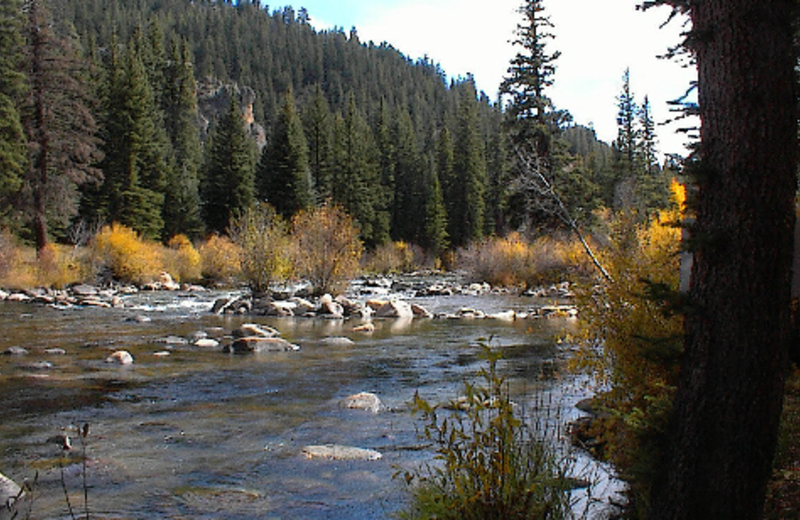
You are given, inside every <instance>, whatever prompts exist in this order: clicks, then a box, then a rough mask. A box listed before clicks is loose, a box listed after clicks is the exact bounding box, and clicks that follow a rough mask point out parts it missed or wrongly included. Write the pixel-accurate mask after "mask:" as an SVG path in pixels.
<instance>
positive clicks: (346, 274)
mask: <svg viewBox="0 0 800 520" xmlns="http://www.w3.org/2000/svg"><path fill="white" fill-rule="evenodd" d="M292 237H293V247H292V250H293V257H294V261H295V267H296V270H297V274H298V276H300V277H303V278H305V279H306V280H308V282H309V283H310V284H311V287H312V289H313V291H314V293H316V294H324V293H336V292H341V291H342V290H343V289H344V288H345V285H346V284H347V281H348V280H349V279H351V278H352V277H354V276H355V275H356V274H357V273H358V271H359V261H360V259H361V254H362V252H363V249H364V248H363V245H362V243H361V240H359V238H358V229H357V228H356V225H355V223H354V221H353V219H352V217H350V215H348V214H347V212H345V210H344V209H342V208H341V207H339V206H330V205H324V206H321V207H319V208H315V209H312V210H306V211H301V212H300V213H298V214H297V215H295V217H294V218H293V219H292Z"/></svg>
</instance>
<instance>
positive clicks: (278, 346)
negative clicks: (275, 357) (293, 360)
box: [223, 336, 300, 354]
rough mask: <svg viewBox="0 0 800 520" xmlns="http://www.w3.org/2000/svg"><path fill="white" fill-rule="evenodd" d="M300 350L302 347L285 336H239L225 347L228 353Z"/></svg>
mask: <svg viewBox="0 0 800 520" xmlns="http://www.w3.org/2000/svg"><path fill="white" fill-rule="evenodd" d="M295 350H300V347H298V346H297V345H294V344H292V343H289V342H288V341H286V340H285V339H283V338H264V337H257V336H251V337H247V338H238V339H236V340H234V342H233V343H231V344H230V345H226V346H225V348H224V349H223V351H224V352H226V353H233V354H248V353H258V352H290V351H295Z"/></svg>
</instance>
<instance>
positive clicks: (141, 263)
mask: <svg viewBox="0 0 800 520" xmlns="http://www.w3.org/2000/svg"><path fill="white" fill-rule="evenodd" d="M91 248H92V254H93V257H94V259H95V262H96V263H97V264H99V266H101V267H106V268H109V269H111V272H112V273H113V275H114V278H116V279H118V280H121V281H124V282H130V283H137V284H142V283H147V282H152V281H153V280H155V279H156V278H157V277H158V275H159V274H160V273H161V272H162V271H164V261H163V256H162V254H161V248H160V247H159V245H158V244H156V243H154V242H148V241H145V240H143V239H142V238H141V237H140V236H139V235H138V233H136V232H135V231H134V230H132V229H130V228H128V227H126V226H123V225H121V224H116V223H115V224H112V225H111V226H105V227H103V228H102V229H101V230H100V232H99V233H97V235H95V236H94V238H93V239H92V244H91Z"/></svg>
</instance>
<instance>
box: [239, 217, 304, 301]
mask: <svg viewBox="0 0 800 520" xmlns="http://www.w3.org/2000/svg"><path fill="white" fill-rule="evenodd" d="M288 232H289V230H288V226H287V224H286V222H285V221H284V220H283V219H282V218H281V217H280V215H278V214H277V213H276V212H275V210H274V209H273V208H272V206H269V205H268V204H257V205H255V206H253V207H251V208H249V209H248V210H247V211H245V212H244V213H243V214H242V215H240V216H239V217H237V218H235V219H234V221H233V222H232V223H231V227H230V235H231V239H232V240H233V242H234V243H235V244H236V245H237V246H238V248H239V264H240V265H241V269H242V276H243V277H244V279H245V281H246V282H247V285H248V286H249V287H250V290H251V291H252V292H253V293H254V294H266V293H268V292H269V288H270V285H271V284H272V283H274V282H278V281H281V280H285V279H286V278H288V277H289V276H290V274H291V270H292V262H291V254H290V250H289V244H290V242H289V235H288Z"/></svg>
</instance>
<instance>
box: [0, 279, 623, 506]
mask: <svg viewBox="0 0 800 520" xmlns="http://www.w3.org/2000/svg"><path fill="white" fill-rule="evenodd" d="M220 295H221V294H220V293H218V292H207V293H139V294H135V295H130V296H127V297H125V298H124V300H125V308H123V309H93V308H73V309H66V310H63V309H55V308H50V307H45V306H35V305H26V304H15V303H0V331H2V333H1V334H2V336H1V337H0V351H5V350H6V349H8V348H9V347H15V346H16V347H24V348H25V349H27V350H28V351H29V354H28V355H24V356H9V355H6V356H0V395H2V397H1V398H0V399H2V402H0V413H2V419H1V421H2V422H0V472H2V473H4V474H6V475H7V476H9V477H11V478H13V479H14V480H16V481H17V482H21V481H22V480H23V479H25V478H28V479H33V478H34V475H36V473H37V472H38V482H37V484H36V486H35V492H34V502H33V508H32V514H31V518H37V519H60V518H70V514H69V511H68V507H67V502H66V500H65V497H64V491H63V489H62V487H63V486H66V488H67V489H68V492H69V496H70V501H69V502H70V504H71V505H72V506H73V508H74V509H75V514H76V516H80V515H82V514H83V511H84V509H83V507H84V506H83V500H84V485H83V482H82V477H83V470H82V466H81V464H80V463H79V461H80V460H81V453H82V452H83V450H82V448H81V443H80V442H79V440H80V439H75V435H72V437H73V441H72V443H73V449H72V450H71V451H70V452H69V454H68V457H67V459H66V460H64V459H63V458H62V457H61V455H62V453H63V452H62V449H61V447H60V446H59V445H58V444H57V443H55V442H53V440H52V438H53V437H54V436H56V435H58V434H60V433H63V432H65V431H68V430H69V429H70V428H71V427H72V426H73V425H83V424H87V423H88V424H89V435H88V437H87V439H86V441H85V453H86V457H87V460H88V463H87V468H86V478H87V481H86V482H87V487H88V500H89V510H90V512H91V516H92V518H106V519H123V518H125V519H154V518H169V519H189V518H209V519H210V518H214V519H217V518H226V519H254V518H258V519H286V520H289V519H309V520H317V519H356V520H359V519H365V520H366V519H386V518H392V515H393V514H394V513H395V512H396V511H397V510H398V509H399V508H401V507H402V506H403V504H404V502H405V501H406V500H407V493H406V490H405V488H404V486H403V484H402V483H401V481H400V479H393V475H394V474H395V473H397V472H398V471H402V470H409V469H413V468H415V467H417V466H418V465H419V464H421V463H423V462H427V461H430V460H431V457H432V455H433V452H432V450H431V448H430V446H426V445H425V444H424V443H423V442H422V441H421V440H420V439H419V438H418V436H417V430H418V428H420V427H421V423H420V422H419V420H418V419H416V418H415V417H413V416H412V414H411V413H410V412H409V411H408V406H407V405H408V403H409V401H411V399H412V398H413V396H414V393H415V392H419V393H420V394H421V395H422V396H423V397H425V398H426V399H428V400H429V401H431V402H434V403H440V402H447V401H448V400H450V399H453V398H455V397H457V396H458V395H459V394H460V392H461V391H462V389H463V382H464V381H465V380H474V378H475V374H476V373H477V371H478V370H480V369H481V368H483V367H485V366H486V365H485V363H484V362H483V361H482V360H481V359H480V356H479V354H480V352H481V348H480V347H479V343H480V342H485V343H487V344H489V345H490V346H492V347H494V348H498V349H501V350H502V352H503V360H502V361H501V363H500V365H499V366H500V369H501V371H502V373H503V374H504V375H506V376H507V377H508V378H509V381H510V383H511V384H510V388H511V389H512V392H513V393H514V399H515V400H516V401H517V402H519V403H522V404H523V405H525V406H526V407H529V408H530V409H538V410H539V412H538V413H542V414H544V415H545V416H546V417H547V418H548V420H549V421H551V422H552V423H553V424H554V425H555V426H554V429H553V431H554V432H555V434H554V435H553V438H554V439H555V440H554V442H556V443H561V442H562V440H563V437H564V436H565V434H563V431H564V428H563V427H562V426H563V424H564V423H566V422H567V421H569V420H570V419H573V418H575V417H576V416H577V415H578V414H579V412H577V411H576V410H575V408H574V404H575V403H576V402H577V401H578V400H580V399H582V398H583V397H585V396H586V395H587V389H586V385H585V380H584V379H582V378H580V377H576V376H573V375H570V374H566V373H563V371H562V370H561V369H560V368H559V366H560V364H559V363H558V361H559V360H561V359H562V358H563V353H562V352H561V351H560V350H559V348H558V347H557V345H556V343H555V341H554V338H556V337H558V336H560V335H562V334H563V333H564V332H565V331H567V330H569V329H570V327H573V326H574V322H573V321H571V320H570V319H567V318H555V319H541V320H524V321H522V320H518V321H514V322H502V321H495V320H451V319H433V320H413V321H409V322H401V321H398V320H373V323H374V324H375V326H376V330H375V331H374V332H373V333H372V334H368V335H367V334H361V333H356V332H353V331H352V328H353V327H354V326H355V325H358V324H359V323H360V322H358V321H352V320H329V319H322V318H314V319H310V318H266V317H241V316H216V315H212V314H211V313H210V312H209V309H210V308H211V305H212V303H213V301H214V300H215V299H216V298H217V297H219V296H220ZM413 301H416V302H417V303H420V304H422V305H423V306H425V307H426V308H428V309H429V310H430V311H432V312H434V313H438V312H452V311H455V310H457V309H459V308H462V307H465V306H467V307H472V308H477V309H480V310H483V311H486V312H487V313H491V312H499V311H504V310H510V309H514V310H517V311H527V310H529V309H530V308H531V307H532V306H534V305H535V304H536V303H535V302H534V300H533V299H531V298H524V297H519V296H512V295H505V294H484V295H480V296H463V295H460V296H451V297H436V298H418V299H415V300H413ZM143 317H144V318H146V320H145V319H143ZM244 322H256V323H259V324H265V325H269V326H271V327H274V328H276V329H278V330H279V331H280V332H281V334H282V336H283V337H284V338H286V339H287V340H289V341H291V342H292V343H295V344H297V345H299V346H300V350H298V351H295V352H264V353H260V354H254V355H229V354H223V353H222V352H221V348H217V349H201V348H197V347H194V346H191V345H190V344H183V345H181V344H178V345H169V344H167V343H165V341H166V338H168V337H180V338H189V337H190V336H191V335H192V334H194V333H196V332H198V331H204V332H207V333H209V334H210V335H211V336H224V335H226V334H228V333H230V331H232V330H234V329H235V328H237V327H238V326H239V325H240V324H242V323H244ZM341 336H345V337H348V338H350V339H352V340H353V341H354V342H355V345H339V344H328V343H326V342H325V341H324V339H325V338H329V337H341ZM223 341H224V339H223ZM50 349H62V350H63V351H64V352H65V353H62V352H61V351H53V350H50ZM118 349H125V350H128V351H129V352H130V353H131V354H132V355H133V357H134V358H135V363H134V364H133V365H132V366H129V367H120V366H117V365H111V364H108V363H105V362H104V360H105V358H106V357H107V356H108V355H109V354H110V353H111V352H113V351H114V350H118ZM156 353H161V354H160V355H156ZM164 353H169V355H164ZM358 392H372V393H375V394H376V395H378V396H379V397H380V399H381V401H382V403H383V405H384V409H383V410H382V411H381V412H380V413H378V414H374V413H371V412H367V411H362V410H350V409H345V408H343V407H342V406H340V403H341V401H342V399H344V398H345V397H347V396H349V395H352V394H355V393H358ZM559 425H561V426H559ZM320 444H339V445H345V446H354V447H359V448H368V449H372V450H377V451H378V452H380V453H381V454H382V455H383V457H382V458H381V459H380V460H375V461H329V460H319V459H307V458H305V457H304V456H303V448H304V447H306V446H308V445H320ZM574 458H575V461H576V464H577V466H576V467H577V468H578V469H577V471H578V472H579V473H580V475H579V476H586V477H589V478H591V479H592V480H593V481H596V483H595V485H594V486H593V488H592V492H591V494H592V495H593V496H595V497H599V499H600V503H598V504H596V503H594V502H593V501H592V500H587V499H586V496H585V491H578V492H577V494H576V497H578V498H577V499H578V500H582V502H581V503H580V504H579V505H578V506H576V510H579V511H580V512H581V514H582V513H583V511H585V509H586V508H587V507H589V508H590V512H589V513H588V514H587V515H586V516H588V517H590V518H592V517H594V518H597V517H601V515H602V512H601V511H602V509H603V508H602V502H603V501H605V500H607V499H608V498H609V496H611V495H613V491H614V490H616V489H617V488H618V484H617V483H615V481H613V479H609V476H608V472H607V469H606V468H604V467H602V466H600V465H598V464H596V463H594V462H593V461H591V459H589V458H587V457H585V456H583V455H582V454H580V453H577V454H575V455H574ZM62 475H63V476H62ZM609 489H610V490H611V491H609ZM581 493H583V494H584V495H581ZM581 496H582V497H583V498H581Z"/></svg>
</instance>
